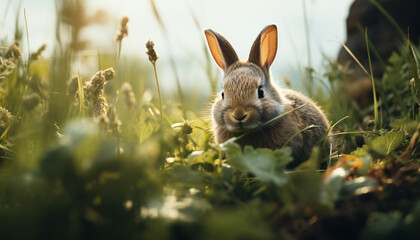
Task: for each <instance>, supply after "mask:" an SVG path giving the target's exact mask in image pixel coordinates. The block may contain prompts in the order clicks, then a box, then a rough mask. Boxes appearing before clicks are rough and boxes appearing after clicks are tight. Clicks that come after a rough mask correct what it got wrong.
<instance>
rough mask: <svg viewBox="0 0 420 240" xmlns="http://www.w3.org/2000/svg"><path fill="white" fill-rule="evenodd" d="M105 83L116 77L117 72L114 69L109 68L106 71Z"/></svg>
mask: <svg viewBox="0 0 420 240" xmlns="http://www.w3.org/2000/svg"><path fill="white" fill-rule="evenodd" d="M104 76H105V81H110V80H112V79H114V77H115V71H114V69H112V68H108V69H105V70H104Z"/></svg>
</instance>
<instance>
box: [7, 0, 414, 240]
mask: <svg viewBox="0 0 420 240" xmlns="http://www.w3.org/2000/svg"><path fill="white" fill-rule="evenodd" d="M81 2H82V1H80V0H64V1H56V3H57V11H58V16H60V17H59V18H58V19H57V23H56V24H57V25H56V31H57V32H56V45H55V46H31V45H30V43H31V42H30V38H25V36H27V34H24V33H25V32H26V31H28V29H27V28H26V29H25V28H23V29H21V28H19V27H16V30H15V32H14V33H10V35H13V34H14V39H15V40H16V41H15V42H3V41H0V236H1V239H396V238H401V239H415V238H416V236H418V235H419V234H420V230H419V228H418V226H419V224H420V201H419V199H420V174H419V166H420V165H419V164H420V150H419V149H418V139H419V136H420V123H419V113H418V111H419V107H418V106H419V104H420V89H419V87H418V86H420V77H419V65H418V61H417V58H418V56H419V51H420V48H419V46H415V45H413V44H412V43H410V41H409V40H408V39H407V38H406V39H404V41H402V43H401V46H399V51H398V52H395V53H394V54H393V55H392V56H391V58H390V59H383V60H382V62H383V64H384V65H386V68H385V69H386V70H385V73H384V75H383V77H382V79H375V78H374V76H372V71H371V69H369V68H367V69H366V75H367V76H369V77H370V78H371V79H372V82H373V83H374V85H375V88H374V92H373V93H372V94H375V96H376V97H375V101H374V102H373V103H372V105H371V106H369V107H367V108H365V109H360V108H359V107H358V106H357V104H355V103H354V102H353V101H352V100H351V99H349V97H348V95H347V84H346V83H347V80H348V78H349V76H350V74H351V71H352V70H351V69H349V68H347V67H346V66H341V65H339V64H338V63H337V62H336V61H335V60H333V59H326V60H325V73H322V74H321V73H318V72H317V71H315V70H314V69H312V68H310V67H308V68H306V69H303V70H302V71H303V72H304V73H305V74H303V75H302V79H301V81H302V83H303V85H304V86H308V90H307V92H306V93H307V94H308V95H309V96H310V97H312V98H313V99H315V100H316V101H317V102H318V103H319V105H320V106H322V108H323V109H324V110H325V112H326V114H327V115H328V118H329V120H330V121H331V125H330V128H329V130H330V134H331V136H332V137H333V139H334V141H335V145H337V146H336V149H335V150H334V151H332V152H331V153H330V154H329V155H328V156H324V155H322V154H320V153H321V152H323V148H326V147H327V146H323V145H322V146H320V148H315V149H314V150H313V153H312V156H311V158H310V159H309V160H308V161H307V162H304V163H303V164H301V165H299V166H298V167H296V168H295V169H287V168H286V165H287V164H288V163H289V162H291V161H292V158H291V150H290V149H289V148H287V147H286V148H283V149H278V150H269V149H254V148H252V147H246V148H244V149H241V148H240V147H239V145H238V144H236V143H235V139H231V140H229V141H227V142H225V143H224V144H221V145H218V144H215V143H214V140H213V138H212V135H213V132H212V126H211V118H210V115H209V113H208V110H209V108H207V109H205V107H203V101H207V102H210V101H211V99H205V100H202V99H200V98H199V96H197V93H195V92H189V91H185V89H183V88H182V86H181V82H180V81H181V80H180V79H181V73H180V72H179V71H177V69H176V64H174V63H173V61H175V60H174V59H166V61H169V62H172V67H173V69H172V70H173V74H174V75H175V79H176V80H177V82H176V84H175V91H174V92H175V94H174V96H175V97H174V98H169V97H167V96H165V95H164V94H162V92H161V88H162V86H161V85H160V83H159V80H161V79H160V78H159V77H160V76H161V72H160V69H159V61H162V59H161V58H159V51H158V49H159V46H155V45H154V44H153V42H152V41H149V42H145V43H144V53H140V54H144V56H147V58H148V59H149V61H140V60H138V59H126V60H125V61H122V56H121V48H122V47H123V46H124V39H125V38H128V37H130V35H129V31H128V29H129V27H130V21H129V18H123V19H121V23H120V29H119V32H118V35H117V36H116V38H115V39H109V41H110V42H114V43H115V46H116V48H115V49H116V50H114V49H110V50H109V51H102V52H99V51H98V52H95V54H94V56H93V57H92V56H91V57H90V58H86V57H84V56H83V49H84V48H85V42H83V41H82V40H81V39H80V37H79V34H80V32H81V30H82V29H83V28H84V27H86V26H88V25H89V21H88V20H87V19H86V17H85V16H84V15H83V14H82V13H84V11H83V10H82V8H83V5H82V4H80V3H81ZM153 11H154V14H155V17H156V20H157V21H158V22H161V24H162V28H163V29H164V27H165V26H164V24H163V22H162V20H161V18H160V15H159V10H158V9H156V8H154V9H153ZM22 12H24V11H23V10H22ZM25 15H26V14H25ZM25 15H24V16H25ZM19 16H22V15H19ZM20 20H21V21H26V19H20ZM196 25H197V29H201V26H200V24H199V22H198V20H197V21H196ZM23 44H27V45H28V49H32V48H33V47H35V48H37V50H32V52H31V53H30V54H29V55H28V56H24V55H22V51H21V47H22V45H23ZM366 44H369V39H367V38H366ZM29 46H30V47H29ZM46 47H47V48H53V54H52V55H51V56H48V57H45V56H44V55H43V51H44V50H45V48H46ZM368 49H369V51H368V52H367V53H366V54H367V55H369V57H377V56H376V55H375V54H373V53H374V52H375V48H374V46H369V48H368ZM203 51H204V52H206V54H207V61H206V62H205V67H204V68H203V71H205V73H206V76H207V81H208V84H209V86H211V87H210V89H211V92H212V94H213V95H216V94H218V93H217V89H218V88H217V86H218V85H217V84H218V80H219V79H218V75H217V69H216V65H215V64H214V62H213V60H212V59H211V58H210V55H209V54H208V53H207V48H206V46H205V42H204V39H203ZM350 53H351V49H350V50H349V54H350ZM370 55H372V56H370ZM92 58H93V59H94V62H95V64H93V65H92V64H88V63H87V62H85V61H89V62H91V61H92ZM356 60H357V59H355V61H356ZM302 61H304V60H302ZM83 64H85V65H86V66H90V67H92V68H94V70H95V72H96V74H94V75H83V74H81V73H78V71H77V66H80V65H83ZM302 65H304V64H302ZM286 83H287V82H286ZM203 108H204V109H203Z"/></svg>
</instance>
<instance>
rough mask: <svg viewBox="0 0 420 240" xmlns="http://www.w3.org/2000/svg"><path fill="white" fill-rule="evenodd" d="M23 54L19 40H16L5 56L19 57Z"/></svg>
mask: <svg viewBox="0 0 420 240" xmlns="http://www.w3.org/2000/svg"><path fill="white" fill-rule="evenodd" d="M20 56H22V51H21V50H20V48H19V42H18V41H15V42H14V43H13V44H12V45H11V46H10V47H9V49H8V50H7V52H6V55H5V57H6V58H18V57H20Z"/></svg>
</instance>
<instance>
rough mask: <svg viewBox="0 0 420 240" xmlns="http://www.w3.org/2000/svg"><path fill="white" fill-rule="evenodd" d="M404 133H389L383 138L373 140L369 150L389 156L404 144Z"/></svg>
mask: <svg viewBox="0 0 420 240" xmlns="http://www.w3.org/2000/svg"><path fill="white" fill-rule="evenodd" d="M404 139H405V134H404V131H402V130H400V131H398V132H389V133H388V134H386V135H385V136H380V137H377V138H375V139H374V140H373V141H372V142H371V143H370V144H369V148H370V150H372V151H374V152H375V153H377V154H380V155H389V154H390V153H391V152H393V151H394V150H396V149H397V148H398V147H400V146H401V144H402V143H403V142H404Z"/></svg>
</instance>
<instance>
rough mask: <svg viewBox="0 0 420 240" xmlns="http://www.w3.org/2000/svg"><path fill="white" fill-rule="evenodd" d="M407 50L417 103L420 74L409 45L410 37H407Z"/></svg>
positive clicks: (414, 55)
mask: <svg viewBox="0 0 420 240" xmlns="http://www.w3.org/2000/svg"><path fill="white" fill-rule="evenodd" d="M408 52H409V57H410V68H411V74H412V75H413V78H414V87H415V89H416V96H417V103H418V104H420V103H419V101H420V91H419V88H420V76H419V63H418V61H417V57H416V53H415V52H414V49H413V46H412V45H411V41H410V39H408Z"/></svg>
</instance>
